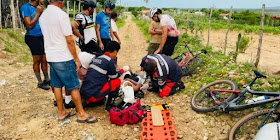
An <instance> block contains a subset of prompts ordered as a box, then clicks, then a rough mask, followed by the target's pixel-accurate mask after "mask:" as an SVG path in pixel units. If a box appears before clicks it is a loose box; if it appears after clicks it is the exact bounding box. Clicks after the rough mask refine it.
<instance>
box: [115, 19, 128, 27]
mask: <svg viewBox="0 0 280 140" xmlns="http://www.w3.org/2000/svg"><path fill="white" fill-rule="evenodd" d="M126 19H127V16H121V17H119V18H118V20H117V26H118V28H119V29H120V28H121V27H123V26H124V25H125V20H126Z"/></svg>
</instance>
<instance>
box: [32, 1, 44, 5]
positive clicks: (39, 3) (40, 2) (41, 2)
mask: <svg viewBox="0 0 280 140" xmlns="http://www.w3.org/2000/svg"><path fill="white" fill-rule="evenodd" d="M30 2H33V3H34V4H35V5H36V6H37V5H43V4H44V0H31V1H30Z"/></svg>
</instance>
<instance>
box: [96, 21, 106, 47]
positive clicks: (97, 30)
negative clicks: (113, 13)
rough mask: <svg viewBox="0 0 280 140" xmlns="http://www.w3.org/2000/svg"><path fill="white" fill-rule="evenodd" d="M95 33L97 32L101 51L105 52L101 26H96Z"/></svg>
mask: <svg viewBox="0 0 280 140" xmlns="http://www.w3.org/2000/svg"><path fill="white" fill-rule="evenodd" d="M95 31H96V36H97V40H98V44H99V47H100V49H101V50H104V45H103V43H102V41H101V36H100V24H96V26H95Z"/></svg>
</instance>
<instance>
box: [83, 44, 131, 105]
mask: <svg viewBox="0 0 280 140" xmlns="http://www.w3.org/2000/svg"><path fill="white" fill-rule="evenodd" d="M106 47H107V51H106V52H105V54H103V55H101V56H99V57H97V58H96V59H94V60H93V62H92V63H91V64H90V65H89V69H88V71H87V74H86V76H85V78H84V80H83V83H82V87H81V90H80V92H81V96H82V98H83V99H85V100H86V104H90V103H95V102H98V101H101V100H103V99H104V97H105V96H106V95H108V94H109V99H108V101H107V103H108V104H107V106H106V110H109V109H110V103H111V97H112V94H115V93H116V92H118V90H119V87H120V86H121V80H120V79H119V77H120V76H121V74H123V73H124V72H126V71H128V70H129V67H128V66H124V67H123V69H121V70H120V71H116V66H115V60H114V59H115V58H116V57H117V54H118V51H119V49H120V45H119V43H117V42H116V41H110V42H109V43H108V44H107V46H106Z"/></svg>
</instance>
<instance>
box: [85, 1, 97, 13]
mask: <svg viewBox="0 0 280 140" xmlns="http://www.w3.org/2000/svg"><path fill="white" fill-rule="evenodd" d="M82 4H83V11H87V12H85V14H89V15H92V14H93V12H94V8H96V4H95V2H94V1H93V0H84V1H83V2H82Z"/></svg>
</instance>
